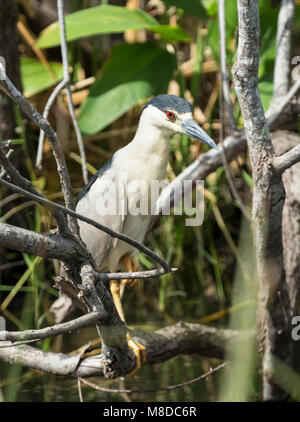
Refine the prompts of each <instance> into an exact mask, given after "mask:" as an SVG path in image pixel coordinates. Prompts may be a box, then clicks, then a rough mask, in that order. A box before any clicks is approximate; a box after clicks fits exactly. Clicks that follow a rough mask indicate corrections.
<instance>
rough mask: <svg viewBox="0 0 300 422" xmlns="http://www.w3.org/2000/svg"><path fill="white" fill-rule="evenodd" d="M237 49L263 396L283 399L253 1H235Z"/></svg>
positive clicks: (279, 266)
mask: <svg viewBox="0 0 300 422" xmlns="http://www.w3.org/2000/svg"><path fill="white" fill-rule="evenodd" d="M238 16H239V46H238V52H237V59H236V62H235V64H234V67H233V72H232V73H233V80H234V84H235V88H236V92H237V95H238V98H239V102H240V106H241V111H242V115H243V119H244V125H245V132H246V136H247V144H248V148H249V152H250V158H251V162H252V169H253V172H252V174H253V181H254V195H253V220H254V227H255V246H256V258H257V266H258V274H259V281H260V292H259V318H260V321H259V322H260V328H261V330H260V331H261V337H262V345H263V396H264V399H265V400H278V399H282V398H283V397H285V395H286V393H285V392H284V391H282V390H281V389H280V388H279V387H278V386H277V385H276V382H275V380H274V373H275V360H274V356H275V357H277V358H279V359H281V360H282V361H283V362H285V363H287V364H289V363H290V361H291V351H292V348H291V333H290V329H291V326H290V303H289V297H288V290H287V285H286V280H285V275H284V266H283V255H282V211H283V205H284V197H285V195H284V188H283V183H282V178H281V176H278V175H277V174H276V173H275V172H274V169H273V163H274V159H275V157H276V154H275V151H274V148H273V144H272V142H271V138H270V133H269V128H268V125H267V122H266V119H265V115H264V111H263V107H262V104H261V99H260V95H259V91H258V65H259V48H260V22H259V9H258V1H257V0H253V1H251V2H249V1H248V0H238Z"/></svg>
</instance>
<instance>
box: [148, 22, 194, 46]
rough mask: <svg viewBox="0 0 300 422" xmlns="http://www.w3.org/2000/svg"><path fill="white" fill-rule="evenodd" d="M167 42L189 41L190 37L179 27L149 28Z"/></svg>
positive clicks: (160, 26)
mask: <svg viewBox="0 0 300 422" xmlns="http://www.w3.org/2000/svg"><path fill="white" fill-rule="evenodd" d="M149 30H150V31H152V32H155V33H157V34H159V35H160V36H161V37H162V38H164V39H165V40H166V41H168V42H176V41H191V37H190V36H189V35H188V34H187V33H186V32H184V30H183V29H182V28H180V26H178V25H176V26H170V25H158V26H153V27H151V28H149Z"/></svg>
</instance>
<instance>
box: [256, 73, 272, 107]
mask: <svg viewBox="0 0 300 422" xmlns="http://www.w3.org/2000/svg"><path fill="white" fill-rule="evenodd" d="M273 88H274V83H273V80H272V75H270V77H269V78H268V79H267V78H264V79H262V80H261V81H260V82H259V84H258V89H259V92H260V97H261V102H262V105H263V108H264V110H265V111H266V110H267V109H268V108H269V105H270V102H271V100H272V98H273Z"/></svg>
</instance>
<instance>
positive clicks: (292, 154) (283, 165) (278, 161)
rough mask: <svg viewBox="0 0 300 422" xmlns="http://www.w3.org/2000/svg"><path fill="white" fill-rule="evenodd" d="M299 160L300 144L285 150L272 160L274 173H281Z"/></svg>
mask: <svg viewBox="0 0 300 422" xmlns="http://www.w3.org/2000/svg"><path fill="white" fill-rule="evenodd" d="M299 161H300V144H299V145H296V146H295V147H294V148H292V149H290V150H289V151H287V152H286V153H285V154H282V155H280V156H279V157H276V158H275V159H274V161H273V166H274V170H275V172H276V173H283V172H284V171H285V170H287V169H289V168H290V167H292V166H293V165H294V164H296V163H298V162H299Z"/></svg>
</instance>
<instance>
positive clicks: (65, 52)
mask: <svg viewBox="0 0 300 422" xmlns="http://www.w3.org/2000/svg"><path fill="white" fill-rule="evenodd" d="M57 11H58V20H59V30H60V45H61V55H62V61H63V72H64V80H65V81H67V84H66V89H67V98H68V107H69V113H70V115H71V118H72V121H73V126H74V129H75V133H76V138H77V144H78V148H79V151H80V156H81V166H82V175H83V180H84V182H85V183H87V182H88V173H87V169H86V156H85V150H84V145H83V140H82V136H81V132H80V129H79V125H78V121H77V118H76V115H75V110H74V104H73V100H72V94H71V80H70V73H69V59H68V47H67V35H66V23H65V17H64V1H63V0H57Z"/></svg>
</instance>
